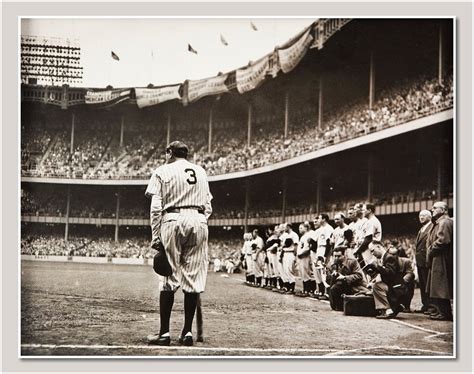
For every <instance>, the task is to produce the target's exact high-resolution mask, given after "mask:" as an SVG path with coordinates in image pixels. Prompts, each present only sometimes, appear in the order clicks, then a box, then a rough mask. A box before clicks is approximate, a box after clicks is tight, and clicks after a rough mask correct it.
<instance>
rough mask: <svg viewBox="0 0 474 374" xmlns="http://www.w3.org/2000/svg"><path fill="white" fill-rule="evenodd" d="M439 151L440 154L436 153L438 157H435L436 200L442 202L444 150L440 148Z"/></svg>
mask: <svg viewBox="0 0 474 374" xmlns="http://www.w3.org/2000/svg"><path fill="white" fill-rule="evenodd" d="M439 149H441V151H440V152H438V157H437V163H438V164H437V178H436V179H437V180H436V196H437V199H438V200H443V189H444V185H443V181H444V173H443V170H444V152H445V150H444V148H443V147H440V148H439Z"/></svg>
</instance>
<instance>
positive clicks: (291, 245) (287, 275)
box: [280, 223, 299, 294]
mask: <svg viewBox="0 0 474 374" xmlns="http://www.w3.org/2000/svg"><path fill="white" fill-rule="evenodd" d="M284 228H285V231H284V232H283V234H282V235H281V237H280V240H281V246H282V249H281V251H282V261H281V266H282V275H283V276H282V279H283V288H282V293H286V294H294V293H295V283H296V279H295V259H296V257H295V253H296V250H297V248H298V242H299V237H298V234H297V233H296V232H294V231H293V229H292V228H291V225H290V224H289V223H285V224H284Z"/></svg>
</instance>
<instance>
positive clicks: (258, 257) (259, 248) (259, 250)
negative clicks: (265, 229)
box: [252, 229, 266, 287]
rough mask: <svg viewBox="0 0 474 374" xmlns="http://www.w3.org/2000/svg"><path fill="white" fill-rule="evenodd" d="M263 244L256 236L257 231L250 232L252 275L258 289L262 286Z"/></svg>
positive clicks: (264, 255)
mask: <svg viewBox="0 0 474 374" xmlns="http://www.w3.org/2000/svg"><path fill="white" fill-rule="evenodd" d="M264 247H265V243H264V241H263V239H262V238H261V237H260V236H259V235H258V230H257V229H255V230H253V231H252V250H253V251H254V253H253V255H252V259H253V261H254V275H255V284H256V285H257V286H258V287H261V286H262V278H263V275H264V270H265V258H266V252H265V249H264Z"/></svg>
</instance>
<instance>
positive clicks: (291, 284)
mask: <svg viewBox="0 0 474 374" xmlns="http://www.w3.org/2000/svg"><path fill="white" fill-rule="evenodd" d="M295 285H296V283H295V282H293V283H289V288H288V289H289V290H290V291H293V292H294V291H295Z"/></svg>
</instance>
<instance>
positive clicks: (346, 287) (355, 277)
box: [326, 246, 368, 311]
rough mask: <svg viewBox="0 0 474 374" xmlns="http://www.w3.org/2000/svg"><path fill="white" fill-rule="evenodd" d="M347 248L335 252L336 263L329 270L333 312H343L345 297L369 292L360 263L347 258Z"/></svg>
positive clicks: (330, 299)
mask: <svg viewBox="0 0 474 374" xmlns="http://www.w3.org/2000/svg"><path fill="white" fill-rule="evenodd" d="M346 250H347V247H346V246H338V247H336V248H334V250H333V259H334V262H333V263H332V264H331V266H330V267H329V268H328V271H327V276H326V279H327V281H328V283H329V285H330V287H329V302H330V304H331V308H332V309H333V310H338V311H342V310H343V295H355V294H357V293H361V292H367V291H368V289H367V283H366V281H365V277H364V274H363V272H362V269H361V268H360V265H359V262H358V261H357V260H356V259H354V258H350V257H347V256H346Z"/></svg>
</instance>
